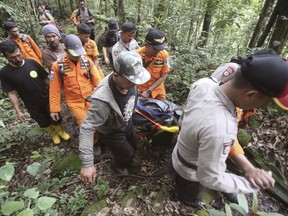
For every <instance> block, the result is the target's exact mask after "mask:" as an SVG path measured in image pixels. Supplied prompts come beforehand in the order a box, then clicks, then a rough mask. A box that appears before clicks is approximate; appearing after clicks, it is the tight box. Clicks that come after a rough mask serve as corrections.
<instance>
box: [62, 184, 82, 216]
mask: <svg viewBox="0 0 288 216" xmlns="http://www.w3.org/2000/svg"><path fill="white" fill-rule="evenodd" d="M86 203H87V196H86V194H85V190H84V188H83V187H82V186H77V187H76V188H75V191H74V192H73V196H69V195H68V194H62V195H61V197H60V209H62V213H63V215H79V210H80V209H83V208H84V207H85V205H86Z"/></svg>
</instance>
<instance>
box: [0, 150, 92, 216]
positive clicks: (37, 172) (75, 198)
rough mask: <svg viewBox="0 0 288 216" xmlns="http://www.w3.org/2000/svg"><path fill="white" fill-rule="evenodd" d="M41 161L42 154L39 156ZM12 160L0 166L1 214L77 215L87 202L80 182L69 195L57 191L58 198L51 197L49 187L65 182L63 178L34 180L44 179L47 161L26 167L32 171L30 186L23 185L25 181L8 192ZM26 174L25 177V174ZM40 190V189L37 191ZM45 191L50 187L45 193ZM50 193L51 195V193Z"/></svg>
mask: <svg viewBox="0 0 288 216" xmlns="http://www.w3.org/2000/svg"><path fill="white" fill-rule="evenodd" d="M40 158H42V159H43V161H45V160H47V159H46V158H45V157H43V156H42V157H40ZM14 166H15V164H12V163H7V164H6V165H4V166H2V167H0V179H1V180H2V181H0V205H1V210H0V212H1V213H2V214H3V215H12V214H13V215H15V214H17V215H22V216H23V215H24V216H27V215H28V216H29V215H45V216H46V215H51V216H52V215H53V216H54V215H71V216H72V215H79V212H80V211H81V209H83V208H84V207H85V205H86V203H87V196H86V194H85V190H84V188H83V187H82V186H77V187H76V188H75V190H74V192H73V195H69V194H66V193H63V194H61V197H60V199H59V200H58V199H56V198H54V197H53V191H54V190H56V189H57V191H58V190H59V188H60V187H62V186H64V185H65V184H66V181H67V179H65V178H63V179H61V180H59V179H51V180H49V179H47V177H46V178H45V181H42V180H41V181H37V180H36V179H37V178H38V179H44V175H45V172H43V170H44V169H45V168H47V167H46V166H47V164H45V163H44V164H43V163H40V162H34V163H32V164H31V165H29V166H28V167H27V173H29V174H30V175H32V177H33V178H35V179H34V181H33V182H34V183H36V185H34V187H29V188H26V186H25V185H22V186H20V187H19V188H13V189H12V190H11V192H9V191H8V187H7V186H6V185H7V184H8V183H9V182H10V181H11V180H12V178H13V176H14V173H15V172H14V170H15V168H14ZM28 178H29V177H28ZM41 191H42V192H41ZM46 191H50V192H49V193H48V194H46V193H47V192H46ZM51 195H52V196H51Z"/></svg>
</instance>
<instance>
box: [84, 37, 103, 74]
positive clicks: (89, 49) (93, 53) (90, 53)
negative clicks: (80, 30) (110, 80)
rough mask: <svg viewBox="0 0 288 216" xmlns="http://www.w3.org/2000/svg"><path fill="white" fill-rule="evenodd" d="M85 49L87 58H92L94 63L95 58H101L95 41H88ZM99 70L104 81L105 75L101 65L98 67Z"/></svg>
mask: <svg viewBox="0 0 288 216" xmlns="http://www.w3.org/2000/svg"><path fill="white" fill-rule="evenodd" d="M83 47H84V49H85V52H86V55H85V56H86V57H88V58H90V59H91V60H92V61H94V58H95V57H98V56H99V52H98V48H97V44H96V43H95V41H93V40H91V39H88V41H87V43H85V44H84V46H83ZM97 69H98V71H99V73H100V74H102V79H103V78H104V74H103V72H102V70H101V68H100V66H99V65H98V66H97Z"/></svg>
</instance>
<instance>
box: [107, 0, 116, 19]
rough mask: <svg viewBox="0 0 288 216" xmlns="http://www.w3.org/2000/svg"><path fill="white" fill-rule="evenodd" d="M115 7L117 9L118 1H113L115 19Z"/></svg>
mask: <svg viewBox="0 0 288 216" xmlns="http://www.w3.org/2000/svg"><path fill="white" fill-rule="evenodd" d="M106 5H107V4H106ZM117 7H118V1H117V0H113V9H114V14H115V17H117V16H118V8H117Z"/></svg>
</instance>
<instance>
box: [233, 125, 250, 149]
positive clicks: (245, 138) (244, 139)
mask: <svg viewBox="0 0 288 216" xmlns="http://www.w3.org/2000/svg"><path fill="white" fill-rule="evenodd" d="M237 138H238V141H239V143H240V144H241V145H242V146H247V145H248V143H249V142H250V141H251V139H252V136H251V135H250V134H249V133H248V132H247V131H246V130H245V129H240V130H239V132H238V134H237Z"/></svg>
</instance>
